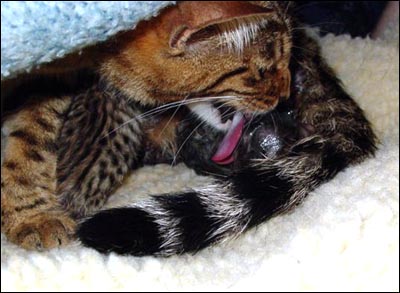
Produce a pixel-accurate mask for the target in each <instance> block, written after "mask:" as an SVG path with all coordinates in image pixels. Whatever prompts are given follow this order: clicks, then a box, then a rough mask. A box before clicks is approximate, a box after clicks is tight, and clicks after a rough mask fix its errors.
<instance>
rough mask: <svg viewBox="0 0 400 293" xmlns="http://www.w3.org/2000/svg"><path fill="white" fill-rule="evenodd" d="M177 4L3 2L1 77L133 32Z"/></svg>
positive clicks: (151, 2) (142, 2) (147, 2)
mask: <svg viewBox="0 0 400 293" xmlns="http://www.w3.org/2000/svg"><path fill="white" fill-rule="evenodd" d="M174 2H175V1H75V2H72V1H71V2H68V1H2V2H1V79H5V78H8V77H12V76H14V75H16V74H17V73H19V72H22V71H29V70H30V69H32V68H33V67H34V66H36V65H39V64H41V63H44V62H49V61H51V60H54V59H55V58H59V57H62V56H64V55H65V54H67V53H70V52H73V51H76V50H79V49H81V48H83V47H85V46H87V45H91V44H94V43H96V42H99V41H103V40H105V39H107V38H108V37H110V36H112V35H114V34H116V33H117V32H119V31H123V30H127V29H131V28H133V27H134V26H135V25H136V24H137V23H138V22H139V21H140V20H142V19H147V18H149V17H151V16H154V15H156V14H157V12H159V11H160V10H161V9H162V8H164V7H165V6H167V5H169V4H172V3H174Z"/></svg>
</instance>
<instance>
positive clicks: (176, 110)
mask: <svg viewBox="0 0 400 293" xmlns="http://www.w3.org/2000/svg"><path fill="white" fill-rule="evenodd" d="M187 98H188V96H186V97H185V98H184V99H183V100H182V101H186V99H187ZM182 105H183V103H182V104H180V105H179V106H178V107H177V108H176V109H175V111H174V113H172V115H171V117H170V118H169V120H168V122H167V123H166V124H165V126H164V127H163V129H162V130H161V131H160V133H159V135H158V137H161V135H162V134H163V133H164V131H165V129H167V127H168V125H169V124H170V123H171V121H172V120H173V119H174V117H175V115H176V113H178V111H179V109H180V108H181V107H182Z"/></svg>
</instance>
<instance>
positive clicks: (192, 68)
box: [1, 1, 375, 256]
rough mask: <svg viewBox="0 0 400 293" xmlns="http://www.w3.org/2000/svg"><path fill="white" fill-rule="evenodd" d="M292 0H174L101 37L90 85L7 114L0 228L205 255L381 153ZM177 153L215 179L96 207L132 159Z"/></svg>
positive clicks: (103, 246) (15, 233) (24, 239)
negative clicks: (299, 20)
mask: <svg viewBox="0 0 400 293" xmlns="http://www.w3.org/2000/svg"><path fill="white" fill-rule="evenodd" d="M290 8H291V7H290V5H289V3H283V2H273V1H265V2H236V1H235V2H229V1H227V2H219V1H217V2H190V1H188V2H179V3H178V4H177V5H175V6H173V7H169V8H166V9H165V10H163V11H162V12H161V14H160V15H159V16H158V17H156V18H154V19H151V20H149V21H143V22H141V23H140V24H139V25H138V26H137V28H136V29H135V30H133V31H130V32H126V33H123V34H121V35H120V36H118V37H117V38H115V39H114V40H111V41H110V42H107V43H105V44H102V45H100V46H99V47H97V48H96V54H98V55H96V58H91V60H94V63H95V64H93V65H94V66H95V72H96V74H97V75H98V79H96V80H95V82H94V83H93V85H92V86H91V87H90V88H88V89H87V90H85V91H82V92H81V93H80V94H75V95H65V96H63V95H61V96H53V97H37V98H35V99H34V100H33V101H32V102H31V103H30V104H29V105H27V106H26V107H24V108H23V109H21V110H20V111H19V112H17V113H16V114H14V115H13V116H11V117H9V119H8V120H7V121H6V125H5V126H6V129H7V131H8V136H9V137H8V142H7V145H6V148H5V159H4V163H3V165H2V168H1V191H2V195H1V199H2V201H1V207H2V231H3V232H4V233H5V234H6V235H7V237H8V238H9V239H10V240H11V241H12V242H14V243H17V244H19V245H21V246H22V247H25V248H28V249H38V250H42V249H47V248H52V247H57V246H60V245H64V244H65V243H67V242H68V241H69V240H70V239H73V238H74V235H76V236H77V237H78V239H80V240H81V242H82V243H83V244H84V245H87V246H91V247H94V248H96V249H97V250H99V251H102V252H110V251H115V252H118V253H122V254H133V255H162V256H167V255H172V254H180V253H185V252H196V251H198V250H200V249H202V248H204V247H207V246H209V245H210V244H213V243H216V242H218V241H221V240H222V239H225V238H227V237H229V236H235V235H238V234H240V233H242V232H243V231H245V230H246V229H249V228H251V227H253V226H255V225H257V224H259V223H261V222H263V221H264V220H266V219H268V218H270V217H271V216H272V215H275V214H277V213H280V212H283V211H286V210H288V209H290V208H291V207H293V206H294V205H295V204H298V203H299V202H301V200H302V199H303V198H304V197H305V196H306V195H307V193H308V192H309V191H310V190H312V189H313V188H315V187H316V186H318V185H319V184H321V183H322V182H324V181H326V180H329V179H330V178H332V177H333V176H335V174H337V172H339V171H340V170H342V169H343V168H345V167H346V166H348V165H349V164H352V163H357V162H360V161H362V160H363V159H365V158H366V157H368V156H371V155H373V153H374V151H375V136H374V134H373V132H372V130H371V127H370V125H369V123H368V121H367V120H366V118H365V117H364V114H363V112H362V110H361V109H360V108H359V107H358V106H357V105H356V103H355V102H354V101H353V100H352V99H351V98H350V97H349V96H348V94H346V92H345V91H344V90H343V89H342V87H341V86H340V83H339V81H338V80H337V78H336V77H335V75H334V73H333V72H332V71H331V69H330V68H329V67H328V66H327V65H326V64H325V62H324V60H323V59H322V58H321V56H320V52H319V49H318V46H317V44H316V42H315V41H314V40H312V39H311V38H310V37H308V36H307V35H306V34H305V32H304V31H302V30H301V29H299V28H298V25H297V24H296V22H295V20H294V19H292V17H291V12H290ZM78 62H79V61H78ZM72 65H73V66H74V64H72ZM78 65H79V64H78ZM49 68H50V70H51V67H49ZM278 104H279V106H278V107H277V105H278ZM284 105H286V107H287V108H286V109H284V108H282V107H283V106H284ZM274 109H275V110H274ZM161 111H165V112H163V113H160V112H161ZM155 114H157V115H155ZM179 161H183V162H185V163H186V164H187V165H188V166H191V167H192V168H194V169H195V170H197V171H199V172H202V173H207V174H209V173H213V174H215V178H214V180H215V182H214V184H212V185H210V186H207V187H205V188H200V189H193V190H190V191H185V192H181V193H177V194H168V195H159V196H154V197H151V198H149V199H148V200H146V201H144V202H139V203H137V204H134V205H132V206H130V207H125V208H118V209H111V210H105V211H101V212H97V213H96V211H97V210H99V209H100V208H101V207H102V206H103V205H104V203H105V202H106V200H107V198H108V197H109V196H110V194H111V193H112V192H113V190H114V189H115V188H116V187H118V186H119V185H120V184H121V182H122V180H123V178H124V177H125V176H126V175H127V174H128V173H129V172H130V171H131V170H134V169H137V168H138V167H140V166H141V165H143V164H155V163H160V162H169V163H176V162H179ZM77 223H79V224H78V226H77Z"/></svg>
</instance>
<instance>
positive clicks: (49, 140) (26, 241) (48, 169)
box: [1, 99, 75, 250]
mask: <svg viewBox="0 0 400 293" xmlns="http://www.w3.org/2000/svg"><path fill="white" fill-rule="evenodd" d="M67 106H68V102H67V99H54V100H39V99H38V100H36V101H35V103H32V104H30V105H29V106H27V107H26V108H24V109H23V110H21V111H20V112H19V113H18V114H17V115H14V116H13V117H12V118H11V119H9V120H8V121H7V122H6V128H7V129H8V131H9V138H8V141H7V144H6V147H5V151H4V156H5V161H4V163H3V165H2V168H1V211H2V224H1V229H2V232H4V233H5V234H6V235H7V236H8V238H9V239H10V240H11V241H12V242H14V243H16V244H18V245H20V246H22V247H24V248H26V249H38V250H41V249H46V248H52V247H56V246H59V245H62V244H66V243H68V241H69V239H70V236H71V235H72V233H73V231H74V229H75V222H74V221H73V220H72V219H70V217H69V216H68V215H67V214H66V213H65V212H63V211H62V210H61V209H60V207H59V203H58V200H57V197H56V195H55V190H56V163H57V153H56V151H57V147H56V139H57V135H58V131H59V129H60V127H61V121H60V120H59V115H60V113H62V112H63V111H64V110H65V109H66V107H67Z"/></svg>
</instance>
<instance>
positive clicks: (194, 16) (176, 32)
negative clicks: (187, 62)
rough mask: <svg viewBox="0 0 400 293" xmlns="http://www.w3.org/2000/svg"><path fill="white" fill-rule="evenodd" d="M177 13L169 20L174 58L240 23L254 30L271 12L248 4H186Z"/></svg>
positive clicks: (230, 2) (190, 2) (229, 2)
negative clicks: (251, 26) (175, 55)
mask: <svg viewBox="0 0 400 293" xmlns="http://www.w3.org/2000/svg"><path fill="white" fill-rule="evenodd" d="M178 9H179V11H178V13H175V14H173V15H171V19H170V24H172V27H171V30H170V38H169V46H170V48H171V52H172V53H175V54H180V53H182V52H184V51H185V49H187V48H188V47H190V46H193V45H196V44H198V43H199V42H202V41H206V40H207V39H208V38H210V37H212V36H215V35H216V34H221V33H222V32H223V30H224V29H225V30H229V29H232V28H234V27H235V25H236V26H237V25H240V23H247V24H248V25H251V24H252V23H253V27H255V26H257V23H259V22H260V20H262V19H263V18H266V17H267V16H268V15H269V14H271V12H272V10H271V9H268V8H265V7H261V6H258V5H254V4H251V3H249V2H246V1H185V2H181V3H180V4H179V5H178Z"/></svg>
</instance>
